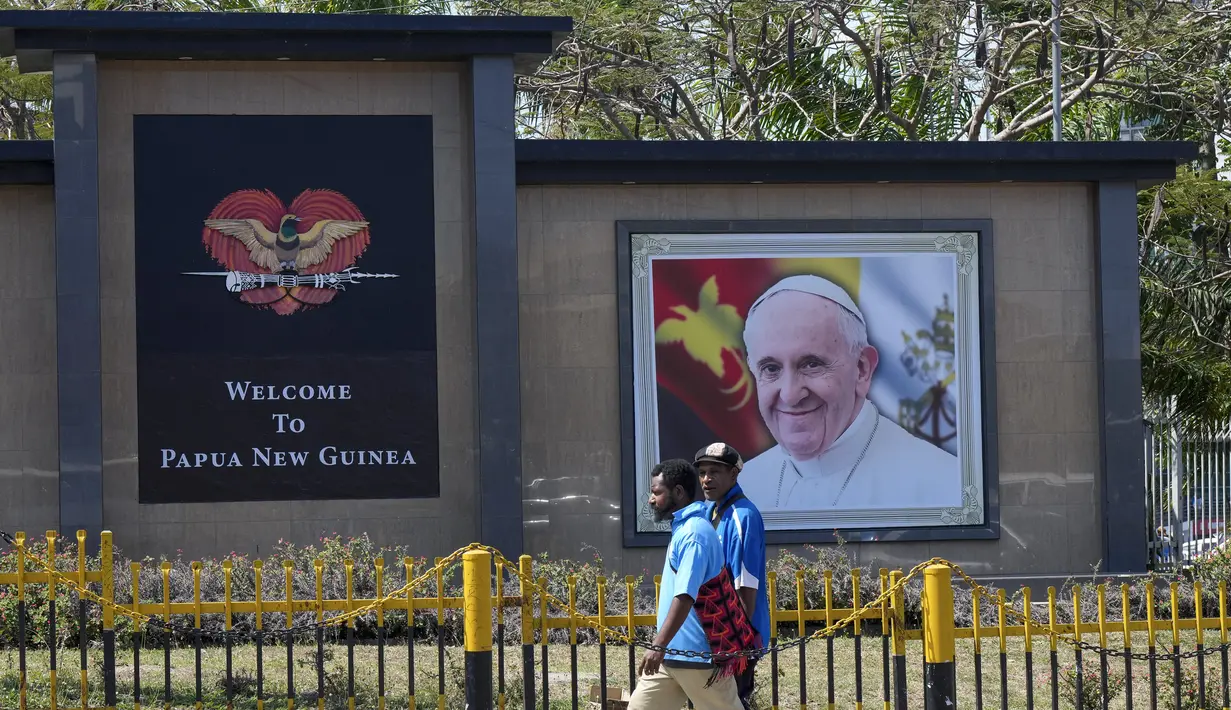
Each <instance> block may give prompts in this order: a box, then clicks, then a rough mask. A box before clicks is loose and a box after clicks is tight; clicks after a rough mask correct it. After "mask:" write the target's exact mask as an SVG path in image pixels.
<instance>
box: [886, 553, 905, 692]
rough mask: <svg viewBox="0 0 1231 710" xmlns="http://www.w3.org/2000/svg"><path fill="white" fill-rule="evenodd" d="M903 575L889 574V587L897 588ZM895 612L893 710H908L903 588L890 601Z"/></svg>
mask: <svg viewBox="0 0 1231 710" xmlns="http://www.w3.org/2000/svg"><path fill="white" fill-rule="evenodd" d="M901 581H902V573H901V572H900V571H898V570H894V571H893V572H890V573H889V586H890V587H897V586H898V583H899V582H901ZM889 603H890V605H891V608H890V609H891V611H892V612H893V710H906V638H905V636H904V635H903V632H905V631H906V595H905V594H903V593H902V589H901V588H897V590H896V591H895V592H894V593H893V595H892V596H891V597H890V599H889Z"/></svg>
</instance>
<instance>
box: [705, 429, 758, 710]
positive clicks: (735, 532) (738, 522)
mask: <svg viewBox="0 0 1231 710" xmlns="http://www.w3.org/2000/svg"><path fill="white" fill-rule="evenodd" d="M693 462H694V464H695V465H696V467H697V470H698V472H699V475H700V481H701V490H702V491H704V493H705V500H706V517H707V518H708V519H709V521H710V522H711V523H712V524H713V525H714V527H715V529H716V530H717V531H718V540H719V542H721V543H722V548H723V558H724V560H725V562H726V565H727V569H728V570H730V572H731V579H732V580H733V581H734V583H735V590H736V592H737V593H738V594H739V598H740V601H742V602H743V603H744V611H745V612H747V614H748V618H749V619H750V620H751V621H752V628H753V629H755V630H756V632H757V635H759V636H760V637H761V642H760V647H761V648H765V647H766V646H768V645H769V597H768V596H767V593H766V589H767V585H766V581H765V580H766V577H765V522H764V521H763V520H762V519H761V512H760V511H759V510H757V507H756V506H755V505H753V504H752V501H750V500H748V499H747V498H746V497H744V492H743V490H741V489H740V487H739V483H738V481H737V479H738V478H739V472H740V471H741V470H742V469H743V467H744V460H743V459H742V458H741V457H740V455H739V452H738V451H736V450H735V449H734V448H732V447H730V446H728V445H727V444H724V443H721V442H719V443H714V444H710V445H709V446H707V447H705V448H703V449H701V450H700V451H698V452H697V455H696V456H694V457H693ZM756 660H757V659H756V658H755V657H754V658H750V659H749V663H748V669H747V670H746V671H745V672H743V673H741V674H740V675H739V676H738V677H737V678H736V686H737V689H738V692H739V697H740V700H741V701H742V702H743V703H744V707H745V708H747V707H749V698H750V697H751V696H752V686H753V680H754V677H755V674H756Z"/></svg>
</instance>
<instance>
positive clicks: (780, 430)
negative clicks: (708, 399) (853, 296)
mask: <svg viewBox="0 0 1231 710" xmlns="http://www.w3.org/2000/svg"><path fill="white" fill-rule="evenodd" d="M841 314H842V307H841V306H839V305H838V304H836V303H834V302H833V301H830V300H828V299H825V298H821V297H820V296H814V295H812V294H810V293H802V292H800V291H784V292H782V293H779V294H776V295H774V296H772V297H771V298H769V299H768V300H766V301H765V302H764V303H762V304H761V305H760V307H758V308H757V310H756V311H755V312H754V313H753V315H752V317H750V318H749V319H748V325H747V329H746V330H745V332H744V341H745V343H744V344H745V346H746V347H747V348H748V364H749V368H750V369H751V370H752V375H753V377H754V378H755V379H756V383H757V400H758V405H759V407H760V410H761V417H762V418H763V419H764V420H765V425H766V426H767V427H769V431H770V433H771V434H773V435H774V439H776V440H777V441H778V443H779V444H780V445H781V446H782V448H784V449H786V451H787V453H788V454H790V455H791V456H793V457H795V458H797V459H810V458H814V457H816V456H819V455H820V454H821V453H823V452H824V451H825V450H826V449H828V448H829V447H830V445H832V444H833V442H834V441H835V440H837V438H838V437H839V436H841V435H842V432H844V431H846V428H847V427H848V426H850V424H851V422H852V421H854V419H855V415H857V414H858V413H859V405H860V403H861V402H863V399H864V398H865V397H866V396H867V394H868V388H869V387H870V386H871V382H872V373H873V371H875V370H876V363H877V358H878V355H877V353H876V349H875V348H872V347H867V348H864V349H863V352H861V353H858V354H855V353H852V352H851V346H850V344H849V343H847V342H846V338H845V337H844V336H843V334H842V331H841V330H840V329H839V318H841Z"/></svg>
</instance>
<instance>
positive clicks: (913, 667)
mask: <svg viewBox="0 0 1231 710" xmlns="http://www.w3.org/2000/svg"><path fill="white" fill-rule="evenodd" d="M1086 640H1087V641H1096V640H1097V639H1096V638H1094V637H1089V638H1087V639H1086ZM1206 641H1207V644H1208V645H1210V646H1214V645H1216V644H1217V635H1215V634H1210V635H1207V638H1206ZM1160 642H1163V643H1166V644H1168V645H1169V644H1170V636H1169V634H1163V635H1161V636H1160ZM1181 643H1182V648H1184V649H1191V648H1193V646H1192V644H1193V643H1194V639H1193V638H1191V635H1190V636H1189V637H1186V638H1185V639H1183V640H1182V642H1181ZM1111 645H1112V646H1113V647H1115V646H1118V645H1120V641H1119V637H1118V636H1116V637H1114V638H1113V640H1112V641H1111ZM1134 645H1135V646H1136V648H1135V650H1138V651H1144V650H1145V634H1138V635H1137V637H1135V638H1134ZM326 649H327V653H326V655H331V657H329V658H327V660H326V662H325V668H326V685H325V690H326V692H325V697H326V707H327V708H330V709H335V708H336V709H339V710H340V709H343V708H346V707H347V698H346V695H347V693H346V688H347V680H348V679H347V652H346V647H345V645H344V644H338V643H329V644H327V646H326ZM294 650H295V668H294V672H295V673H294V675H295V685H296V690H297V696H298V701H297V702H296V707H299V708H308V707H315V699H316V688H317V679H316V671H315V665H314V663H315V660H314V652H315V643H313V642H311V641H310V640H308V639H303V640H301V641H300V642H299V643H297V644H296V646H295V649H294ZM1166 650H1169V649H1168V648H1164V647H1161V646H1160V648H1159V651H1160V652H1163V651H1166ZM1023 651H1024V646H1023V641H1022V639H1020V638H1013V639H1009V640H1008V664H1007V675H1008V702H1009V707H1010V708H1013V709H1014V710H1018V709H1021V710H1025V708H1026V690H1027V687H1028V686H1030V685H1031V684H1032V685H1033V688H1034V703H1035V707H1038V708H1047V707H1050V704H1051V685H1050V683H1051V681H1050V675H1049V667H1050V662H1049V656H1048V645H1047V643H1046V639H1037V638H1036V639H1035V644H1034V668H1033V674H1034V678H1033V679H1031V678H1028V677H1027V675H1026V669H1025V659H1024V654H1023ZM541 653H542V649H541V647H539V646H535V647H534V655H535V669H534V673H535V685H536V688H537V687H538V686H539V684H540V683H541V678H542V668H541V666H540V665H539V663H540V659H541ZM117 655H118V657H117V661H116V665H117V669H116V678H117V688H118V693H119V700H120V704H119V707H121V708H131V707H133V702H132V701H133V678H134V674H133V666H132V651H131V650H121V651H119V652H118V654H117ZM1059 655H1060V663H1061V664H1064V663H1070V662H1072V660H1073V654H1072V652H1071V650H1070V648H1068V647H1064V646H1062V647H1061V649H1060V654H1059ZM504 656H505V673H504V677H505V686H506V705H507V706H508V707H509V708H520V707H521V706H522V699H521V698H522V695H521V685H522V663H521V660H522V649H521V647H520V646H508V647H506V649H505V654H504ZM548 657H549V667H548V671H549V681H550V687H549V699H550V701H551V703H550V707H551V708H552V709H553V710H554V709H555V708H571V707H572V701H571V695H572V689H571V686H572V683H571V672H570V660H569V658H570V654H569V648H568V646H567V645H552V646H550V647H549V656H548ZM636 657H637V659H638V661H639V660H640V651H638V652H637V656H636ZM826 658H827V654H826V644H825V642H824V641H823V640H822V641H814V642H812V643H810V644H809V645H808V647H807V651H806V656H805V660H806V665H807V682H806V687H807V699H808V706H809V707H812V708H823V707H824V706H825V703H826V700H827V691H828V680H827V676H828V673H827V663H826ZM833 658H834V664H833V665H834V674H833V675H834V701H835V703H836V705H837V706H838V707H846V708H850V707H853V706H854V703H855V699H856V675H855V663H854V658H855V649H854V641H853V640H852V639H851V638H849V637H848V638H841V639H837V640H835V642H834V653H833ZM973 658H974V654H973V642H972V641H971V640H969V639H959V640H958V642H957V663H956V666H957V676H958V691H959V692H958V695H959V703H960V704H961V705H962V706H964V707H970V708H973V707H974V705H975V703H974V693H975V680H974V662H973ZM89 659H90V660H89V662H88V668H89V698H88V700H89V706H90V707H95V708H97V707H101V706H102V701H103V696H102V693H103V686H102V650H101V648H91V649H90V654H89ZM493 659H495V654H493ZM26 660H27V667H28V669H29V672H28V687H29V695H28V707H29V708H32V709H34V708H48V707H50V702H49V697H50V683H49V675H48V668H49V665H48V661H49V654H48V652H47V651H46V650H45V649H40V650H29V651H27V656H26ZM862 661H863V668H862V670H863V674H862V675H863V678H862V681H863V682H862V691H863V693H862V694H863V703H864V706H865V707H867V708H869V710H879V708H880V704H881V702H882V698H883V695H882V688H883V686H882V678H883V665H882V646H881V639H880V638H879V637H865V638H864V639H863V653H862ZM1206 661H1207V662H1206V675H1207V681H1209V682H1211V683H1214V682H1216V681H1217V680H1218V678H1219V677H1220V675H1221V665H1220V663H1221V657H1220V656H1219V655H1218V654H1217V653H1215V654H1214V655H1212V656H1210V657H1208V658H1207V659H1206ZM493 662H494V663H495V660H493ZM58 663H59V673H58V678H57V681H58V682H57V685H58V686H59V688H58V701H59V706H60V707H62V708H65V707H78V708H79V707H81V699H80V688H79V683H80V681H79V671H78V667H79V652H78V651H77V649H75V648H69V649H62V650H60V652H59V654H58ZM232 663H233V684H234V691H235V707H236V708H238V709H243V710H255V708H256V680H257V679H256V648H255V646H254V645H245V646H243V647H237V648H236V649H235V650H234V652H233V659H232ZM462 663H463V656H462V651H461V649H460V648H456V647H451V648H448V649H446V659H445V674H444V676H445V700H446V702H445V705H446V707H448V708H461V707H463V704H464V703H463V700H462V698H463V692H464V687H463V682H464V675H463V667H462ZM982 664H983V688H982V690H983V702H984V707H986V708H999V707H1000V702H1001V701H1000V661H999V654H998V643H997V641H996V640H995V639H992V640H990V641H989V640H986V639H985V640H984V643H983V658H982ZM1085 664H1086V668H1088V669H1097V668H1098V658H1097V656H1094V655H1093V654H1089V653H1087V654H1085ZM1185 664H1186V667H1188V668H1193V669H1195V668H1196V661H1195V659H1189V660H1186V661H1185ZM1109 665H1110V668H1111V669H1112V671H1113V673H1122V672H1123V668H1124V661H1123V659H1120V658H1111V659H1109ZM201 666H202V673H201V675H202V699H203V705H204V707H205V708H211V709H213V708H219V709H221V708H225V707H226V701H225V697H226V695H225V685H224V682H225V677H226V654H225V650H224V649H222V648H206V649H204V650H203V652H202V659H201ZM377 666H378V664H377V649H376V647H375V646H374V645H363V646H357V647H356V648H355V666H354V673H355V688H356V700H357V702H356V707H357V708H375V707H376V698H377V674H378V671H377ZM778 667H779V678H778V682H779V707H781V708H784V709H785V708H797V707H799V685H800V684H799V677H800V674H799V653H798V651H797V650H795V649H792V650H788V651H784V652H782V653H780V654H779V661H778ZM171 668H172V672H171V686H172V687H171V696H172V697H171V705H172V707H174V708H192V707H194V702H195V698H196V674H195V652H194V651H193V649H192V648H176V649H173V651H172V662H171ZM1146 670H1147V664H1146V662H1145V661H1134V662H1133V671H1134V678H1133V683H1132V689H1133V706H1134V707H1149V687H1150V684H1149V679H1148V677H1147V676H1146ZM607 672H608V675H607V685H608V686H619V687H623V688H627V687H628V649H627V648H626V647H623V646H616V645H613V646H609V647H608V649H607ZM1158 672H1159V674H1166V675H1167V676H1168V677H1169V676H1170V673H1171V672H1172V666H1171V662H1170V661H1165V662H1159V664H1158ZM577 675H578V691H579V705H578V706H579V707H582V708H586V707H589V706H588V705H587V702H588V699H589V692H590V687H591V686H592V685H597V684H598V683H599V682H600V678H599V649H598V647H597V646H594V645H588V646H581V647H579V648H578V661H577ZM494 677H495V678H499V673H498V671H496V672H495V673H494ZM163 678H164V669H163V651H162V649H161V648H159V647H151V648H143V649H142V652H141V695H142V707H162V704H163ZM922 678H923V669H922V648H921V645H920V644H919V643H918V642H913V643H910V644H909V645H908V648H907V690H908V692H907V695H908V701H909V706H910V707H912V708H914V707H922V706H923V694H922V690H923V689H922ZM408 679H409V672H408V663H407V656H406V647H405V645H404V644H399V643H397V642H396V641H394V642H393V643H391V645H390V646H388V647H387V648H386V650H385V690H386V707H388V708H405V707H407V705H408V702H407V699H408V695H409V688H408V685H409V683H408ZM770 680H771V674H770V661H769V659H768V658H766V659H764V660H762V662H761V663H760V664H759V665H758V667H757V692H756V694H755V696H754V702H755V704H756V707H759V708H769V707H770V704H771V687H770ZM17 688H18V654H17V651H16V650H15V649H6V650H2V651H0V707H3V708H16V707H18V697H17ZM286 688H287V659H286V649H285V648H284V647H281V646H276V647H266V648H265V650H264V688H263V690H264V698H265V700H266V703H265V707H267V708H285V707H286V700H285V698H286ZM438 689H439V675H438V660H437V651H436V647H435V646H434V645H420V646H417V647H416V649H415V699H416V704H417V707H419V708H435V707H436V704H437V697H438ZM1213 692H1214V691H1212V690H1211V701H1212V703H1211V707H1217V706H1220V705H1221V702H1222V698H1221V691H1217V692H1218V694H1217V695H1213ZM1064 698H1065V695H1064V693H1063V690H1062V692H1061V702H1060V704H1061V707H1071V705H1070V704H1069V703H1068V702H1067V701H1066V700H1065V699H1064ZM1169 698H1170V690H1169V687H1163V686H1160V690H1159V707H1160V708H1167V707H1170V706H1171V705H1172V703H1171V702H1169ZM537 700H538V707H542V695H541V689H540V690H539V696H538V699H537ZM1124 700H1125V698H1124V695H1123V694H1122V693H1121V694H1120V695H1119V696H1118V697H1116V698H1115V699H1114V700H1113V701H1112V703H1111V707H1113V708H1124V707H1125V703H1124Z"/></svg>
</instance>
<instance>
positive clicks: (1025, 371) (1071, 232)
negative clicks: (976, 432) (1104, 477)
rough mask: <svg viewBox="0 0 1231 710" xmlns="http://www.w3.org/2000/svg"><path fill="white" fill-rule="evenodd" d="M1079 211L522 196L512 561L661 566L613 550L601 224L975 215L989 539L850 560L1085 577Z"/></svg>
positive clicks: (871, 195)
mask: <svg viewBox="0 0 1231 710" xmlns="http://www.w3.org/2000/svg"><path fill="white" fill-rule="evenodd" d="M1093 200H1094V195H1093V191H1092V189H1091V188H1090V187H1088V186H1086V185H1076V184H1075V185H1055V184H1048V185H1030V184H1012V185H994V186H988V185H952V186H914V185H868V186H756V185H748V186H729V187H707V186H698V187H652V186H613V187H568V186H558V187H554V186H553V187H523V188H520V189H519V190H518V220H519V222H518V236H519V264H518V269H519V283H520V307H521V367H522V427H523V439H524V445H523V461H522V465H523V481H524V498H525V502H524V504H523V510H524V513H525V518H526V548H527V549H528V550H533V551H536V552H538V551H545V552H548V553H549V554H551V555H553V556H568V557H574V558H589V557H590V556H591V554H592V552H591V551H590V550H588V549H586V547H587V546H593V547H596V548H598V549H599V550H600V551H601V552H602V554H603V556H604V557H605V558H606V560H607V561H608V562H609V563H610V565H611V568H612V569H617V570H626V571H633V570H637V569H641V568H648V569H651V570H654V571H657V570H658V569H659V568H660V567H661V564H662V551H661V550H660V549H656V548H649V549H622V532H621V531H622V528H621V522H620V520H621V519H620V505H621V498H620V491H621V486H620V481H621V478H620V476H621V463H620V458H619V435H620V428H619V412H620V401H619V374H618V370H617V368H618V364H619V363H618V358H619V349H618V343H617V326H616V323H617V312H616V308H617V297H616V242H615V222H616V220H634V219H641V220H666V219H680V220H683V219H732V220H735V219H740V220H749V219H861V218H870V219H872V218H881V219H921V218H922V219H927V218H952V219H991V220H993V232H994V257H995V263H994V274H995V286H996V338H997V340H996V353H995V367H996V381H997V389H998V393H997V397H998V402H997V411H996V412H995V416H996V417H997V423H998V426H999V429H1000V440H999V446H1000V461H999V468H1000V500H1001V509H1000V511H1001V519H1002V534H1001V538H1000V539H999V540H993V541H979V542H936V543H927V542H906V543H869V544H852V545H851V546H850V548H851V550H852V551H853V552H854V553H855V555H856V556H857V557H858V559H859V560H860V562H862V563H867V564H872V565H882V564H883V565H886V566H904V567H909V566H912V565H914V564H916V563H918V562H920V561H921V560H925V559H927V558H928V557H930V556H932V555H941V556H944V557H947V558H949V559H951V560H953V561H954V562H958V563H960V564H962V565H964V566H966V569H968V570H969V571H970V572H973V573H987V572H1000V571H1005V570H1011V571H1012V572H1014V573H1015V574H1057V573H1061V574H1062V573H1067V572H1087V571H1089V569H1090V565H1092V564H1094V563H1096V562H1098V561H1099V557H1100V554H1101V553H1100V550H1101V536H1102V533H1101V530H1102V524H1101V517H1100V512H1099V510H1098V505H1099V501H1100V497H1099V495H1098V493H1099V492H1098V491H1097V490H1096V488H1097V475H1096V474H1097V470H1098V461H1099V448H1098V434H1097V432H1098V398H1097V397H1098V392H1097V368H1096V363H1095V340H1094V332H1095V310H1094V293H1095V288H1094V276H1093V274H1094V271H1093V269H1094V249H1093V244H1094V231H1093V227H1094V224H1093V222H1094V220H1093V213H1094V212H1093V210H1094V203H1093ZM703 443H705V442H698V443H697V445H698V446H700V445H702V444H703Z"/></svg>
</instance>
